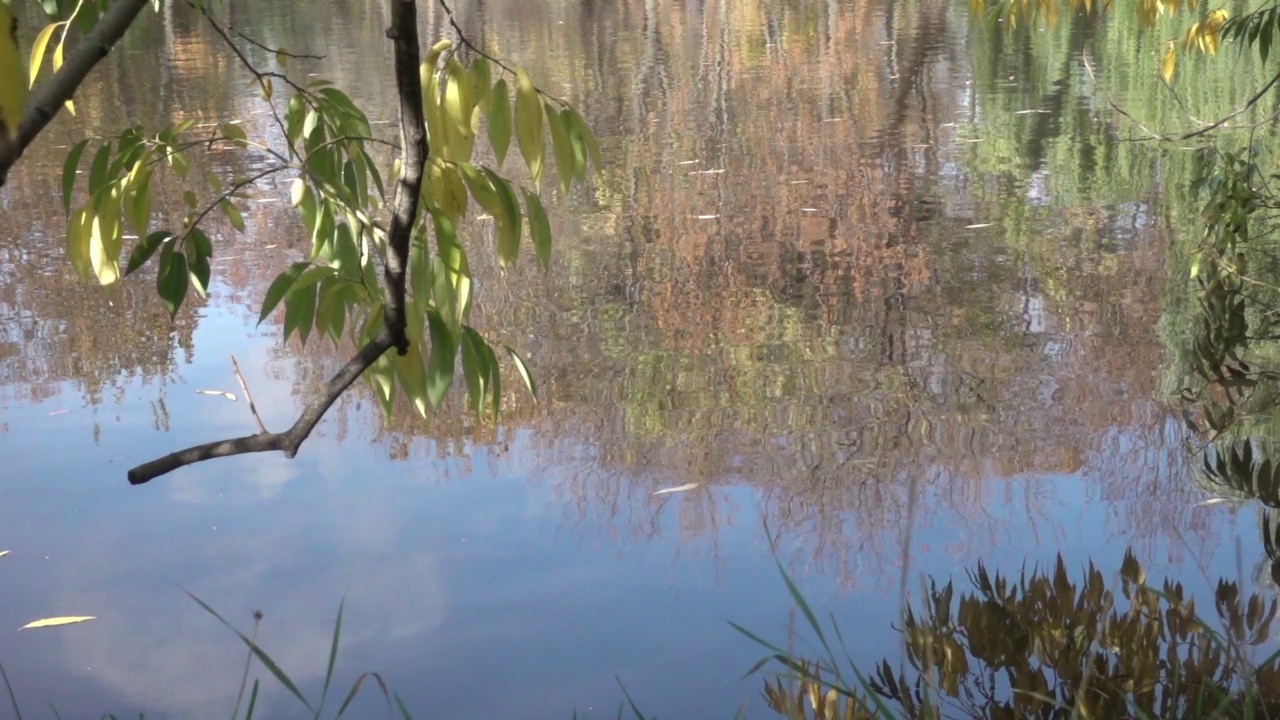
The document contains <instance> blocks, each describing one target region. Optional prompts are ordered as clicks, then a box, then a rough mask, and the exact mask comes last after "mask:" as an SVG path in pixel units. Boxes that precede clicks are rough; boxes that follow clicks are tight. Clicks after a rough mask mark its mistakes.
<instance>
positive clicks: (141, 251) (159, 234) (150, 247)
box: [124, 230, 173, 276]
mask: <svg viewBox="0 0 1280 720" xmlns="http://www.w3.org/2000/svg"><path fill="white" fill-rule="evenodd" d="M172 238H173V234H172V233H170V232H169V231H167V230H157V231H155V232H153V233H151V234H149V235H147V236H146V237H145V238H143V239H142V240H139V241H138V244H137V245H134V246H133V252H131V253H129V263H128V265H127V266H126V267H125V270H124V274H125V275H126V276H128V275H132V274H133V273H134V272H136V271H137V270H138V268H140V267H142V266H143V264H145V263H146V262H147V261H148V260H150V259H151V256H152V255H154V254H155V253H156V250H159V249H160V246H161V245H162V244H164V243H165V242H168V241H170V240H172Z"/></svg>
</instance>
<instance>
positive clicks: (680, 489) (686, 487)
mask: <svg viewBox="0 0 1280 720" xmlns="http://www.w3.org/2000/svg"><path fill="white" fill-rule="evenodd" d="M701 484H702V483H696V482H691V483H685V484H684V485H677V486H675V487H669V488H662V489H661V490H657V491H655V492H654V493H653V494H654V495H670V494H671V493H678V492H684V491H686V490H692V489H694V488H696V487H698V486H699V485H701Z"/></svg>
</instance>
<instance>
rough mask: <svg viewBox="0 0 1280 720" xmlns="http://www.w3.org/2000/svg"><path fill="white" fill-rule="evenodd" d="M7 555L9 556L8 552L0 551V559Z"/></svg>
mask: <svg viewBox="0 0 1280 720" xmlns="http://www.w3.org/2000/svg"><path fill="white" fill-rule="evenodd" d="M8 554H9V551H8V550H0V557H4V556H5V555H8Z"/></svg>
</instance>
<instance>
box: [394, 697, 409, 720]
mask: <svg viewBox="0 0 1280 720" xmlns="http://www.w3.org/2000/svg"><path fill="white" fill-rule="evenodd" d="M394 697H395V699H396V707H398V708H400V717H402V718H404V720H413V716H412V715H410V714H409V708H407V707H405V706H404V700H401V699H400V696H399V695H395V696H394Z"/></svg>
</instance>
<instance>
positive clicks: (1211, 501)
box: [1192, 497, 1231, 507]
mask: <svg viewBox="0 0 1280 720" xmlns="http://www.w3.org/2000/svg"><path fill="white" fill-rule="evenodd" d="M1224 502H1231V498H1224V497H1211V498H1209V499H1208V500H1202V501H1200V502H1198V503H1196V504H1195V505H1193V506H1192V507H1202V506H1208V505H1218V504H1221V503H1224Z"/></svg>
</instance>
